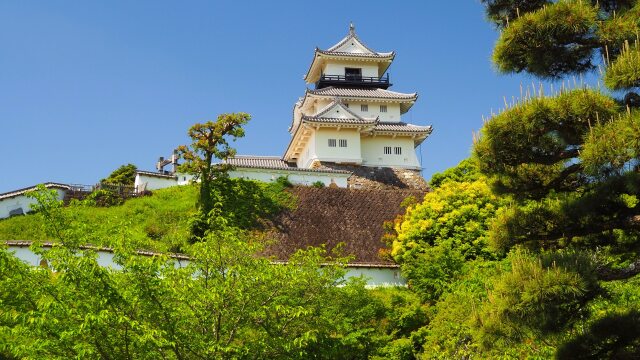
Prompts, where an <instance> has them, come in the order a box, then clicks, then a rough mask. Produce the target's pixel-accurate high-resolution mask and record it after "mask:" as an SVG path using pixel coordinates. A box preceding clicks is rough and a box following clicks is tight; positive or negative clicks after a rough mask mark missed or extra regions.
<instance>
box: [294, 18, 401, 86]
mask: <svg viewBox="0 0 640 360" xmlns="http://www.w3.org/2000/svg"><path fill="white" fill-rule="evenodd" d="M395 56H396V54H395V52H393V51H391V52H378V51H374V50H373V49H371V48H370V47H368V46H367V45H365V44H364V42H362V40H360V38H359V37H358V35H356V32H355V28H354V27H353V24H351V25H350V26H349V34H347V36H345V37H344V38H342V40H340V41H339V42H338V43H337V44H335V45H333V46H332V47H330V48H329V49H327V50H321V49H319V48H318V47H316V48H315V51H314V55H313V61H312V62H311V64H310V65H309V69H308V70H307V73H306V74H305V75H304V79H305V80H307V82H315V81H316V80H317V78H318V77H319V72H320V71H321V70H320V68H321V66H320V65H319V63H322V62H323V61H324V60H323V58H327V57H329V58H331V57H333V58H342V59H344V60H355V61H358V60H365V61H375V62H377V63H378V72H379V75H380V76H382V74H384V72H385V71H386V70H387V68H388V67H389V65H390V64H391V62H392V61H393V58H394V57H395Z"/></svg>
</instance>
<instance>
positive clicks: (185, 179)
mask: <svg viewBox="0 0 640 360" xmlns="http://www.w3.org/2000/svg"><path fill="white" fill-rule="evenodd" d="M176 176H177V177H178V185H189V184H191V183H192V181H193V175H189V174H181V173H177V174H176Z"/></svg>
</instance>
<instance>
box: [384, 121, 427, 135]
mask: <svg viewBox="0 0 640 360" xmlns="http://www.w3.org/2000/svg"><path fill="white" fill-rule="evenodd" d="M373 130H374V131H375V130H377V131H402V132H416V133H422V132H427V133H431V131H432V127H431V126H418V125H413V124H407V123H403V122H379V123H377V124H376V126H375V128H374V129H373Z"/></svg>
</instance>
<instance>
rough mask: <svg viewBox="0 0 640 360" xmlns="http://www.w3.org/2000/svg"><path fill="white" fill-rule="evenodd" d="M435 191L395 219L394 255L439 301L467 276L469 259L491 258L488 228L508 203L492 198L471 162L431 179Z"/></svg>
mask: <svg viewBox="0 0 640 360" xmlns="http://www.w3.org/2000/svg"><path fill="white" fill-rule="evenodd" d="M431 186H433V187H434V189H433V191H432V192H430V193H428V194H427V195H426V196H425V197H424V200H423V201H422V202H421V203H418V204H414V205H411V206H409V207H408V208H407V209H406V212H405V214H404V215H402V216H401V217H399V218H398V219H396V221H395V224H394V236H392V237H391V238H390V239H388V240H390V242H391V247H392V250H391V256H392V257H393V258H394V260H395V261H396V262H398V263H399V264H400V265H401V269H402V273H403V275H404V276H406V277H407V279H408V280H409V285H410V286H411V287H412V288H413V289H414V290H415V291H416V292H417V293H418V294H420V296H421V297H422V299H423V300H425V301H436V300H438V299H439V298H440V297H441V296H442V295H443V294H444V293H446V292H447V291H449V289H450V287H451V286H452V285H453V283H454V282H455V281H457V280H458V279H460V278H461V277H462V276H463V268H464V263H465V261H473V260H476V259H483V260H491V259H495V258H496V257H497V256H498V255H497V254H496V253H495V252H494V251H493V250H492V249H490V248H489V244H488V236H487V234H488V229H489V226H490V224H491V221H492V220H493V217H494V216H495V213H496V210H497V209H498V208H500V207H501V206H503V205H504V204H505V199H502V198H500V197H499V196H497V195H495V194H493V193H492V192H491V189H490V187H489V185H488V184H487V180H486V178H485V177H483V176H481V175H480V174H479V173H478V170H477V168H476V167H475V165H474V163H473V162H472V161H471V160H465V161H462V162H461V163H460V164H459V165H458V166H456V167H454V168H451V169H449V170H447V171H445V172H443V173H441V174H434V175H433V177H432V179H431Z"/></svg>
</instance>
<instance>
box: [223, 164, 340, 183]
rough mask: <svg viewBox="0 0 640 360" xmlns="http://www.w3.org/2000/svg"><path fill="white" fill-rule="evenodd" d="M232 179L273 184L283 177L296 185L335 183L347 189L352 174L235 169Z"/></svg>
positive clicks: (231, 175)
mask: <svg viewBox="0 0 640 360" xmlns="http://www.w3.org/2000/svg"><path fill="white" fill-rule="evenodd" d="M229 176H230V177H232V178H242V179H249V180H259V181H262V182H272V181H275V180H276V179H277V178H279V177H281V176H286V177H287V178H288V179H289V181H290V182H291V183H292V184H294V185H304V186H311V185H313V183H315V182H317V181H321V182H322V183H323V184H324V185H325V186H329V185H331V183H335V184H336V185H337V186H338V187H341V188H346V187H347V179H348V178H349V176H350V174H323V173H317V172H308V173H307V172H302V171H287V170H269V169H246V168H245V169H235V170H232V171H230V172H229Z"/></svg>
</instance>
